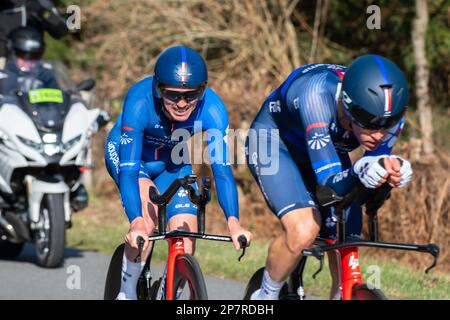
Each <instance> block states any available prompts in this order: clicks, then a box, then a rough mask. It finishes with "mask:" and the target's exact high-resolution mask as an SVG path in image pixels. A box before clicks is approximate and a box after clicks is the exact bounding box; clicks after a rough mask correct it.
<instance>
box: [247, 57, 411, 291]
mask: <svg viewBox="0 0 450 320" xmlns="http://www.w3.org/2000/svg"><path fill="white" fill-rule="evenodd" d="M407 103H408V85H407V82H406V79H405V77H404V75H403V73H402V72H401V71H400V70H399V68H398V67H397V66H396V65H395V64H394V63H393V62H391V61H390V60H388V59H385V58H383V57H380V56H377V55H366V56H361V57H359V58H358V59H356V60H355V61H354V62H353V63H352V64H351V65H350V66H349V67H348V68H346V67H343V66H340V65H333V64H310V65H306V66H303V67H301V68H299V69H297V70H295V71H294V72H293V73H291V74H290V75H289V77H288V78H287V79H286V81H285V82H284V83H283V84H282V85H281V86H280V87H279V88H277V89H276V90H275V91H274V92H272V94H270V96H269V97H267V99H266V100H265V102H264V104H263V106H262V108H261V109H260V111H259V112H258V114H257V116H256V118H255V119H254V121H253V124H252V126H251V130H250V134H249V138H248V140H247V147H246V152H247V161H248V166H249V169H250V171H251V172H252V174H253V176H254V178H255V180H256V182H257V183H258V185H259V186H260V189H261V191H262V193H263V194H264V197H265V200H266V202H267V204H268V206H269V207H270V209H271V210H272V211H273V213H274V214H276V216H277V217H278V218H279V219H280V220H281V223H282V226H283V232H282V234H281V235H280V236H278V237H277V238H276V239H275V240H273V241H272V243H271V245H270V247H269V253H268V257H267V261H266V268H265V270H264V275H263V280H262V283H261V288H260V289H258V290H256V291H255V292H254V293H253V295H252V297H251V298H252V299H278V294H279V292H280V290H281V287H282V285H283V283H284V281H285V280H286V278H287V277H288V275H289V274H290V272H291V271H292V270H293V268H294V267H295V265H296V264H297V263H298V261H299V259H300V255H301V252H302V250H303V249H305V248H307V247H309V246H310V245H311V244H312V243H313V242H314V240H315V238H316V236H317V235H318V234H319V232H320V235H321V236H322V237H325V238H329V239H333V238H334V237H335V233H336V222H337V221H336V217H335V216H334V215H333V212H332V210H331V209H327V208H323V207H320V206H319V205H318V204H317V202H316V199H315V196H314V190H315V186H316V185H317V184H321V185H326V186H329V187H331V188H332V189H333V190H334V191H335V192H336V193H337V194H339V195H344V194H345V193H346V192H348V191H349V190H350V188H351V187H352V186H353V185H354V184H355V181H356V180H357V179H359V180H360V181H361V182H362V183H363V184H364V185H365V186H366V187H368V188H377V187H379V186H380V185H382V184H383V183H385V182H387V183H389V184H390V185H391V186H392V187H403V186H405V185H406V184H407V183H408V182H409V181H410V179H411V176H412V169H411V166H410V164H409V162H408V161H407V160H405V159H402V158H401V157H399V156H394V155H391V149H392V147H393V145H394V143H395V141H396V140H397V138H398V136H399V135H400V132H401V130H402V128H403V125H404V115H405V111H406V107H407ZM273 145H276V146H277V147H276V148H272V147H271V146H273ZM359 146H362V147H363V149H364V150H365V153H364V155H363V157H362V158H361V159H359V160H358V161H356V162H355V163H354V164H352V162H351V161H350V158H349V155H348V152H350V151H352V150H354V149H356V148H357V147H359ZM268 159H269V160H270V161H268ZM274 161H276V162H277V165H274V164H273V163H271V162H274ZM270 168H272V170H270ZM273 168H276V170H275V169H273ZM346 216H347V221H346V232H347V236H348V237H359V236H360V233H361V220H362V216H361V207H360V205H358V204H353V205H352V206H351V207H350V209H349V210H347V212H346ZM329 258H330V268H331V270H332V276H333V280H334V281H333V283H334V284H335V286H334V287H333V288H332V293H331V295H332V297H335V296H337V297H338V296H339V288H338V287H337V284H338V283H339V281H338V278H337V277H338V275H337V273H336V272H335V271H336V270H335V268H334V267H333V266H334V265H335V262H336V261H337V260H336V257H335V255H334V254H330V255H329Z"/></svg>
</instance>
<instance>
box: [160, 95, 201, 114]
mask: <svg viewBox="0 0 450 320" xmlns="http://www.w3.org/2000/svg"><path fill="white" fill-rule="evenodd" d="M164 89H165V90H167V91H171V92H179V93H180V97H181V96H182V95H181V94H182V93H183V92H194V91H195V89H188V88H177V87H165V88H164ZM163 103H164V109H165V111H166V114H167V116H168V117H169V119H170V120H172V121H186V120H187V119H188V118H189V116H190V115H191V114H192V112H193V111H194V109H195V107H196V106H197V103H198V99H194V100H190V99H186V98H185V97H184V96H182V98H181V99H175V100H170V99H168V98H166V97H164V96H163Z"/></svg>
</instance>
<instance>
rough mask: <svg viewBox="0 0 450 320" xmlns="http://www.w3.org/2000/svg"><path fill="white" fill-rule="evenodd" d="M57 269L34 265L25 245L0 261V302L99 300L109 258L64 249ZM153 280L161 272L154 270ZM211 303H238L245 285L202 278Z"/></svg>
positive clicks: (160, 269) (32, 251)
mask: <svg viewBox="0 0 450 320" xmlns="http://www.w3.org/2000/svg"><path fill="white" fill-rule="evenodd" d="M65 254H66V260H65V263H64V265H63V266H62V267H61V268H57V269H44V268H40V267H38V266H37V265H36V257H35V253H34V247H33V246H32V245H26V246H25V248H24V250H23V251H22V253H21V254H20V256H19V257H17V258H16V259H15V260H0V284H1V285H0V299H8V300H15V299H27V300H28V299H33V300H34V299H37V300H101V299H103V290H104V285H105V278H106V272H107V269H108V264H109V259H110V257H108V256H105V255H103V254H100V253H97V252H93V251H82V250H77V249H70V248H67V249H66V252H65ZM152 270H153V272H152V275H153V277H154V279H155V278H157V277H159V276H160V274H161V273H162V268H156V267H154V268H153V269H152ZM205 280H206V285H207V288H208V297H209V299H212V300H230V299H238V300H239V299H242V295H243V292H244V289H245V283H241V282H238V281H233V280H226V279H219V278H215V277H209V276H206V277H205Z"/></svg>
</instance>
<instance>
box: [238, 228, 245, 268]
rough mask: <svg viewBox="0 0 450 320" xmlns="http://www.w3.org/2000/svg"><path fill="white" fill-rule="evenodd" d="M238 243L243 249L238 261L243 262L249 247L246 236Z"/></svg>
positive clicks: (239, 239)
mask: <svg viewBox="0 0 450 320" xmlns="http://www.w3.org/2000/svg"><path fill="white" fill-rule="evenodd" d="M238 241H239V244H240V245H241V249H242V254H241V255H240V256H239V258H238V261H239V262H241V259H242V258H243V257H244V256H245V248H246V247H247V238H246V237H245V236H244V235H240V236H239V238H238Z"/></svg>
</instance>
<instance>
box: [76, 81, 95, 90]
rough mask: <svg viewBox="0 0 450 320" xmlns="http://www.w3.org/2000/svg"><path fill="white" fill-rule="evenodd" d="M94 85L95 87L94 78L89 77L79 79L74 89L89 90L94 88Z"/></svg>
mask: <svg viewBox="0 0 450 320" xmlns="http://www.w3.org/2000/svg"><path fill="white" fill-rule="evenodd" d="M94 87H95V79H92V78H89V79H86V80H83V81H81V82H80V83H79V84H78V85H77V86H76V91H90V90H92V89H94Z"/></svg>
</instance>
